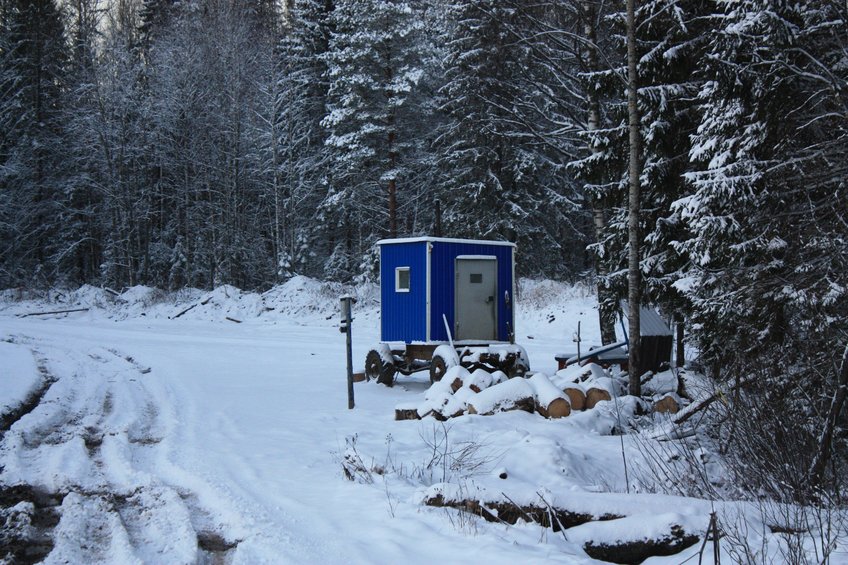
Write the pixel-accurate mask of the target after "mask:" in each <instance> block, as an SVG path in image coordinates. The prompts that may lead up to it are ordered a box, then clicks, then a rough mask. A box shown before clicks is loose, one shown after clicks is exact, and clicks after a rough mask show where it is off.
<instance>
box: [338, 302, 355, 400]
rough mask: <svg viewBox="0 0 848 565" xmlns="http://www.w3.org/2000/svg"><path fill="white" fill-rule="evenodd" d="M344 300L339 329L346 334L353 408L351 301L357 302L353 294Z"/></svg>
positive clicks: (349, 392) (350, 395)
mask: <svg viewBox="0 0 848 565" xmlns="http://www.w3.org/2000/svg"><path fill="white" fill-rule="evenodd" d="M341 302H342V323H341V326H340V327H339V331H341V332H342V333H344V334H346V341H347V345H346V353H347V408H348V410H353V405H354V403H353V350H352V347H353V345H352V343H351V335H350V334H351V327H352V326H353V317H352V316H351V303H352V302H356V299H355V298H354V297H352V296H349V295H345V296H342V297H341Z"/></svg>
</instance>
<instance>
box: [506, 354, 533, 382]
mask: <svg viewBox="0 0 848 565" xmlns="http://www.w3.org/2000/svg"><path fill="white" fill-rule="evenodd" d="M529 370H530V367H528V366H527V364H526V363H525V362H524V361H522V360H521V359H516V360H515V363H513V364H512V367H510V368H509V371H507V372H506V375H507V376H508V377H509V378H511V379H514V378H515V377H522V378H524V375H526V374H527V371H529Z"/></svg>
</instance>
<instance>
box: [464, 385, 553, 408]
mask: <svg viewBox="0 0 848 565" xmlns="http://www.w3.org/2000/svg"><path fill="white" fill-rule="evenodd" d="M511 410H524V411H525V412H534V411H535V410H536V398H535V395H534V394H533V387H531V386H530V385H529V384H528V383H527V381H526V380H525V379H510V380H508V381H506V382H504V383H500V384H497V385H495V386H493V387H490V388H487V389H486V390H483V391H481V392H479V393H477V394H476V395H475V396H474V398H473V399H471V400H470V401H469V402H468V413H469V414H480V415H483V416H490V415H492V414H495V413H497V412H508V411H511Z"/></svg>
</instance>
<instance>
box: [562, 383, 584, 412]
mask: <svg viewBox="0 0 848 565" xmlns="http://www.w3.org/2000/svg"><path fill="white" fill-rule="evenodd" d="M562 392H564V393H565V395H566V396H567V397H568V400H569V401H570V402H571V409H572V410H583V409H584V408H585V407H586V394H585V393H584V392H583V391H582V390H580V389H579V388H576V387H566V388H565V390H563V391H562Z"/></svg>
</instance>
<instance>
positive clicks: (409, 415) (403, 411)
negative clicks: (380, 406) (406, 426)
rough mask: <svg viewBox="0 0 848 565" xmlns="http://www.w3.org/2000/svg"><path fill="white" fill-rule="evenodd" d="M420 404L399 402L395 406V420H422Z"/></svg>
mask: <svg viewBox="0 0 848 565" xmlns="http://www.w3.org/2000/svg"><path fill="white" fill-rule="evenodd" d="M420 419H421V416H420V415H419V414H418V404H398V405H397V406H395V420H420Z"/></svg>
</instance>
